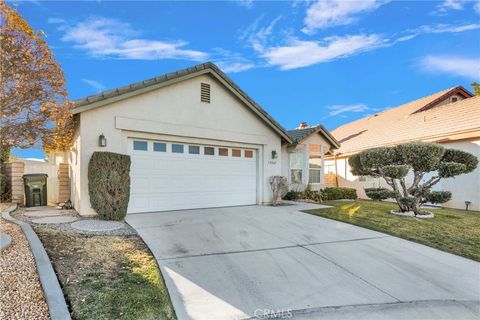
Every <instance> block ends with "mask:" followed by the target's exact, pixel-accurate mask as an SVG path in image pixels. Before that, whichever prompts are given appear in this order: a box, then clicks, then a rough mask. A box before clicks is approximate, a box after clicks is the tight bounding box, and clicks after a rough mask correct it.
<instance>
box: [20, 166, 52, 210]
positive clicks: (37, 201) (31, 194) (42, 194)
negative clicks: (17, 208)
mask: <svg viewBox="0 0 480 320" xmlns="http://www.w3.org/2000/svg"><path fill="white" fill-rule="evenodd" d="M47 177H48V174H46V173H33V174H25V175H23V183H24V185H25V206H27V207H36V206H46V205H47Z"/></svg>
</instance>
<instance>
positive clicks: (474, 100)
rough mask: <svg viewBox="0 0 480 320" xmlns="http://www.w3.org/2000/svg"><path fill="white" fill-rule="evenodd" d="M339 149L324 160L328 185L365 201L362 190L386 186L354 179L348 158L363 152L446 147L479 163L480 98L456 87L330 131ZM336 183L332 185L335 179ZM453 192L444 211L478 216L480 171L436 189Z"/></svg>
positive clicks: (371, 181) (442, 182) (478, 169)
mask: <svg viewBox="0 0 480 320" xmlns="http://www.w3.org/2000/svg"><path fill="white" fill-rule="evenodd" d="M332 135H333V136H334V137H335V138H336V139H337V140H338V141H339V143H340V144H341V146H340V148H339V149H337V150H335V152H334V154H333V155H329V156H326V160H325V181H329V182H330V184H333V185H338V186H341V187H354V188H356V189H357V193H358V194H359V196H360V197H362V198H365V197H366V196H365V192H364V190H363V189H364V188H368V187H377V186H383V181H381V180H380V179H373V178H371V177H357V176H354V175H352V174H351V172H350V167H349V165H348V157H349V156H350V155H352V154H355V153H357V152H360V151H362V150H365V149H369V148H373V147H380V146H389V145H396V144H401V143H406V142H411V141H429V142H437V143H441V144H443V145H444V146H445V147H446V148H455V149H460V150H464V151H467V152H470V153H472V154H475V155H476V156H477V157H480V96H473V94H472V93H470V92H469V91H468V90H466V89H465V88H463V87H461V86H458V87H454V88H450V89H447V90H444V91H441V92H438V93H435V94H433V95H430V96H427V97H423V98H420V99H418V100H415V101H412V102H408V103H406V104H403V105H401V106H398V107H394V108H390V109H387V110H385V111H383V112H380V113H377V114H373V115H370V116H367V117H365V118H362V119H360V120H357V121H354V122H350V123H347V124H345V125H343V126H340V127H338V128H337V129H335V130H333V131H332ZM332 178H333V179H332ZM435 188H436V189H438V190H449V191H451V192H452V200H451V201H449V202H447V203H445V204H444V206H445V207H450V208H459V209H464V208H465V201H470V202H471V205H470V208H471V209H472V210H480V168H477V169H476V170H475V171H474V172H471V173H469V174H465V175H461V176H458V177H455V178H450V179H444V180H443V181H441V182H440V183H439V184H437V185H436V186H435Z"/></svg>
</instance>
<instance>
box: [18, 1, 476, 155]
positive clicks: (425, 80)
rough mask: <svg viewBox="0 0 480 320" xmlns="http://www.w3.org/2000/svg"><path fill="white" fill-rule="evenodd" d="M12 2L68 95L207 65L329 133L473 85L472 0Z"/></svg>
mask: <svg viewBox="0 0 480 320" xmlns="http://www.w3.org/2000/svg"><path fill="white" fill-rule="evenodd" d="M10 3H11V4H13V2H10ZM15 5H16V8H17V10H18V11H19V12H20V13H21V14H22V15H23V16H24V17H25V18H26V19H27V20H28V22H29V23H30V24H31V25H32V26H33V27H34V28H35V29H37V30H38V29H41V30H44V31H45V33H46V35H47V42H48V43H49V45H50V47H51V48H52V50H53V52H54V54H55V56H56V58H57V59H58V61H59V62H60V63H61V65H62V67H63V71H64V73H65V77H66V79H67V86H68V92H69V96H70V98H71V99H76V98H81V97H84V96H87V95H90V94H95V93H98V92H100V91H102V90H105V89H111V88H115V87H118V86H122V85H126V84H129V83H132V82H136V81H140V80H144V79H147V78H151V77H155V76H158V75H161V74H163V73H166V72H170V71H175V70H177V69H181V68H184V67H188V66H191V65H195V64H197V63H201V62H205V61H213V62H214V63H216V64H217V65H219V66H220V67H221V68H222V69H223V70H224V71H225V72H226V73H227V74H228V75H229V76H230V77H231V78H232V79H233V80H234V81H235V82H236V83H237V84H238V85H240V87H241V88H242V89H244V90H245V91H246V92H247V93H248V94H249V95H250V96H251V97H252V98H253V99H255V100H256V101H257V102H258V103H259V104H260V105H261V106H262V107H263V108H264V109H266V110H267V112H269V113H270V114H271V115H272V116H273V117H274V118H275V119H277V120H278V121H279V122H280V123H281V124H282V125H283V126H284V127H285V128H287V129H290V128H294V127H296V126H297V125H298V124H299V123H300V122H301V121H307V122H308V123H309V124H317V123H322V124H323V125H325V126H326V127H327V128H328V129H331V130H332V129H334V128H336V127H338V126H339V125H341V124H344V123H347V122H350V121H353V120H355V119H359V118H362V117H364V116H366V115H368V114H371V113H375V112H378V111H381V110H384V109H386V108H390V107H393V106H396V105H399V104H402V103H404V102H408V101H410V100H414V99H416V98H419V97H422V96H425V95H429V94H432V93H435V92H437V91H440V90H444V89H446V88H449V87H452V86H456V85H463V86H465V87H466V88H467V89H469V90H470V89H471V87H470V83H471V82H472V81H480V0H478V1H456V0H447V1H419V2H415V1H383V0H381V1H376V0H368V1H350V2H348V1H338V0H328V1H320V2H316V1H289V2H286V1H283V2H271V1H270V2H255V1H238V2H233V1H232V2H219V1H215V2H214V1H211V2H201V1H195V2H178V1H177V2H160V1H146V2H133V1H132V2H129V1H118V2H113V1H84V2H72V1H65V2H53V1H52V2H49V1H48V2H47V1H45V2H42V1H21V2H17V3H15ZM14 153H15V154H16V155H18V156H21V157H42V156H43V154H42V152H41V150H38V149H29V150H15V152H14Z"/></svg>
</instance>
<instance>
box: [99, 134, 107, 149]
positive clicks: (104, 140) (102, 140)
mask: <svg viewBox="0 0 480 320" xmlns="http://www.w3.org/2000/svg"><path fill="white" fill-rule="evenodd" d="M98 146H99V147H106V146H107V138H105V136H104V135H103V133H102V134H101V135H100V136H99V137H98Z"/></svg>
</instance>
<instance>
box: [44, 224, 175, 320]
mask: <svg viewBox="0 0 480 320" xmlns="http://www.w3.org/2000/svg"><path fill="white" fill-rule="evenodd" d="M35 231H36V232H37V234H38V235H39V237H40V239H41V241H42V243H43V245H44V246H45V249H46V250H47V253H48V255H49V257H50V260H51V261H52V263H53V265H54V268H55V271H56V272H57V275H58V277H59V280H60V283H61V284H62V287H63V290H64V293H65V295H66V298H67V300H68V302H69V304H70V307H71V311H72V317H73V319H77V320H87V319H92V320H93V319H95V320H103V319H105V320H107V319H132V320H133V319H144V320H146V319H175V313H174V311H173V307H172V305H171V302H170V297H169V295H168V292H167V289H166V287H165V284H164V282H163V278H162V276H161V273H160V272H159V270H158V267H157V264H156V261H155V259H154V257H153V256H152V254H151V253H150V251H149V250H148V249H147V247H146V246H145V244H144V243H143V241H142V240H141V239H140V238H139V237H137V236H134V237H113V236H108V237H107V236H88V237H87V236H82V235H66V234H64V233H61V232H57V231H53V230H50V229H44V228H37V229H36V230H35Z"/></svg>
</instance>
